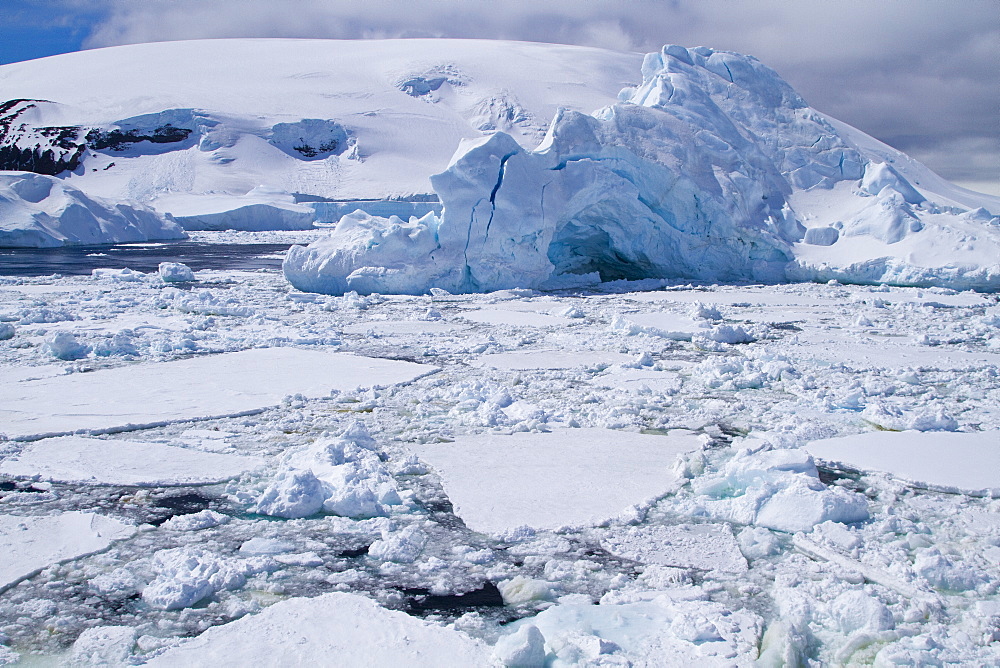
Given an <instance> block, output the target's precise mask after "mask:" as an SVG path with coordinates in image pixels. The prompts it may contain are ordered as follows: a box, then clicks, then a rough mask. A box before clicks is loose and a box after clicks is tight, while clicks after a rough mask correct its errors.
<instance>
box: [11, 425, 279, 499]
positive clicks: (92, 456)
mask: <svg viewBox="0 0 1000 668" xmlns="http://www.w3.org/2000/svg"><path fill="white" fill-rule="evenodd" d="M264 461H265V460H264V459H262V458H260V457H244V456H240V455H231V454H218V453H210V452H201V451H199V450H194V449H191V448H178V447H176V446H171V445H164V444H162V443H144V442H140V441H123V440H117V439H100V438H85V437H82V436H63V437H59V438H46V439H42V440H40V441H36V442H34V443H31V444H29V445H27V446H25V448H24V450H22V451H21V453H20V454H19V455H17V457H12V458H9V459H6V460H4V461H3V462H0V474H3V475H8V476H13V477H19V478H39V479H41V480H48V481H52V482H64V483H83V484H95V485H129V486H136V487H160V486H168V485H204V484H210V483H216V482H221V481H223V480H228V479H229V478H233V477H235V476H238V475H239V474H240V473H242V472H244V471H249V470H252V469H255V468H258V467H259V466H261V465H262V464H263V463H264Z"/></svg>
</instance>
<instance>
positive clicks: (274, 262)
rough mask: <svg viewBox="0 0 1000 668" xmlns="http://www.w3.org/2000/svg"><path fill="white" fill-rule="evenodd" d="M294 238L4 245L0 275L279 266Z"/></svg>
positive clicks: (85, 273)
mask: <svg viewBox="0 0 1000 668" xmlns="http://www.w3.org/2000/svg"><path fill="white" fill-rule="evenodd" d="M290 246H291V244H217V243H204V242H196V241H168V242H157V243H147V244H118V245H115V246H70V247H64V248H0V276H48V275H49V274H63V275H66V276H89V275H90V272H91V271H92V270H93V269H97V268H100V267H106V268H111V269H123V268H125V267H128V268H129V269H132V270H135V271H141V272H145V273H148V272H151V271H156V269H157V267H159V265H160V263H161V262H183V263H184V264H186V265H187V266H189V267H191V269H193V270H194V271H199V270H201V269H244V270H254V269H274V270H280V269H281V259H280V258H274V257H266V256H269V255H274V254H275V253H281V254H284V252H285V251H286V250H288V248H289V247H290Z"/></svg>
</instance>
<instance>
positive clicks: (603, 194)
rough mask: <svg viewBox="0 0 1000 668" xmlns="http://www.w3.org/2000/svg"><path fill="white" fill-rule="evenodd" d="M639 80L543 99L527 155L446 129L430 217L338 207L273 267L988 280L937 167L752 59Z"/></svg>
mask: <svg viewBox="0 0 1000 668" xmlns="http://www.w3.org/2000/svg"><path fill="white" fill-rule="evenodd" d="M642 76H643V83H642V85H641V86H639V87H637V88H627V89H625V90H623V91H622V93H621V95H620V100H621V101H620V102H619V103H617V104H612V105H610V106H607V107H605V108H603V109H601V110H599V111H597V112H594V114H593V115H587V114H584V113H581V112H579V111H567V110H560V111H558V112H557V113H556V114H555V117H554V118H553V120H552V123H551V125H550V126H549V130H548V133H547V135H546V137H545V139H544V141H543V142H542V143H541V145H539V146H538V147H537V148H536V149H534V150H527V149H525V148H523V147H522V146H521V145H520V144H519V143H518V141H516V140H515V139H514V138H513V137H512V136H510V135H507V134H505V133H504V132H500V131H498V132H496V133H494V134H493V135H491V136H488V137H485V138H478V139H470V140H467V141H465V142H463V143H462V145H461V146H460V147H459V149H458V151H457V152H456V154H455V156H454V157H453V158H452V161H451V163H450V165H449V166H448V168H447V169H446V170H445V171H444V172H442V173H440V174H437V175H435V176H433V177H431V183H432V184H433V186H434V190H435V192H436V193H437V194H438V196H439V198H440V200H441V202H442V203H443V205H444V209H443V211H442V213H441V215H434V214H428V215H427V216H424V217H423V218H420V219H416V218H411V219H410V220H409V221H408V222H406V221H402V220H400V219H396V218H389V219H383V218H377V217H371V216H367V215H365V216H353V217H352V216H347V217H345V218H342V219H341V221H340V223H339V224H338V225H337V226H336V227H335V228H334V229H333V231H332V233H331V235H330V236H329V237H328V238H325V239H321V240H319V241H316V242H314V243H313V244H311V245H310V246H309V247H306V248H301V247H298V248H293V249H292V250H291V251H290V252H289V254H288V256H287V258H286V260H285V264H284V270H285V276H286V277H287V278H288V280H289V281H290V282H291V283H292V284H293V285H294V286H295V287H297V288H299V289H302V290H308V291H314V292H325V293H331V294H340V293H343V292H345V291H348V290H356V291H358V292H361V293H365V292H380V293H409V294H419V293H425V292H427V291H428V290H429V289H430V288H431V287H436V288H441V289H445V290H448V291H450V292H486V291H491V290H499V289H504V288H513V287H522V288H541V289H546V288H550V289H554V288H567V287H576V286H583V285H587V284H593V283H597V282H600V281H614V280H620V279H627V280H639V279H647V278H661V279H662V278H667V279H697V280H705V281H745V280H752V281H765V282H780V281H785V280H788V279H793V280H819V279H827V278H838V279H840V280H845V281H854V282H863V283H878V282H887V283H897V284H904V285H947V286H954V287H961V288H977V289H996V288H1000V263H998V262H997V260H996V257H997V255H998V253H1000V220H998V219H996V218H994V217H993V215H992V214H990V213H989V212H988V211H987V212H984V213H976V212H970V211H968V210H967V209H966V208H964V207H963V206H961V205H960V203H959V202H957V201H956V200H955V199H953V198H952V196H953V195H955V191H956V190H959V189H956V188H954V187H944V188H938V189H939V190H942V192H944V193H945V194H942V195H936V194H935V193H934V192H932V191H929V190H928V191H927V192H922V191H921V190H920V189H918V188H917V186H916V185H915V184H916V183H920V182H921V180H922V181H923V182H924V183H930V184H931V185H935V187H937V185H938V184H937V183H936V182H939V181H940V179H939V178H937V177H935V176H934V175H933V174H931V173H930V172H929V171H928V170H927V169H926V168H923V167H921V166H919V165H917V166H916V167H913V168H912V169H910V170H909V172H910V174H911V177H912V178H913V182H911V181H910V180H909V179H908V178H907V177H906V176H904V175H903V174H902V173H901V171H899V170H896V169H895V168H894V167H893V166H892V165H891V164H888V163H889V162H893V161H899V162H903V161H904V160H907V158H906V156H903V155H902V154H899V153H896V154H895V155H893V154H891V153H890V152H887V151H884V150H878V147H875V148H872V146H873V145H874V144H876V142H874V140H872V139H871V138H869V137H865V136H864V135H862V134H861V133H859V132H857V131H856V130H853V129H848V130H845V129H844V127H843V126H841V125H835V124H834V123H833V122H832V121H831V120H830V119H827V118H826V117H824V116H823V115H822V114H820V113H819V112H817V111H815V110H813V109H811V108H810V107H808V106H807V105H806V103H805V102H804V101H803V100H802V98H801V97H799V95H798V94H797V93H795V91H794V90H792V88H791V87H790V86H789V85H788V84H787V83H786V82H784V81H783V80H782V79H781V78H780V77H779V76H778V75H777V74H776V73H775V72H774V71H772V70H771V69H769V68H767V67H765V66H764V65H762V64H761V63H760V62H759V61H757V60H756V59H754V58H752V57H749V56H742V55H739V54H735V53H728V52H721V51H713V50H711V49H707V48H704V47H698V48H695V49H685V48H683V47H679V46H666V47H664V48H663V50H662V51H661V52H659V53H652V54H649V55H647V56H646V59H645V61H644V63H643V66H642ZM884 148H886V149H887V147H884ZM959 195H961V193H959ZM965 195H966V196H967V197H962V199H963V200H964V201H966V202H969V201H971V200H970V199H969V197H968V196H971V199H972V200H975V199H976V198H975V196H974V195H973V194H972V193H965ZM995 200H996V198H991V197H989V196H982V197H981V198H978V201H980V202H981V204H980V206H986V205H989V206H990V207H992V208H993V209H994V210H998V209H1000V206H998V205H1000V202H998V201H995ZM972 203H975V202H972ZM807 228H808V229H807Z"/></svg>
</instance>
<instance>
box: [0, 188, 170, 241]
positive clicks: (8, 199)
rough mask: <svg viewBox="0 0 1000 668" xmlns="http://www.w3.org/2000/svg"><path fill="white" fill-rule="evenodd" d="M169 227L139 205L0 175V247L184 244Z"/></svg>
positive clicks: (161, 217)
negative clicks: (158, 241) (141, 242)
mask: <svg viewBox="0 0 1000 668" xmlns="http://www.w3.org/2000/svg"><path fill="white" fill-rule="evenodd" d="M185 238H187V235H185V234H184V230H182V229H181V228H180V226H178V225H177V223H175V222H174V221H172V220H170V219H168V218H165V217H163V216H161V215H159V214H157V213H156V212H155V211H153V210H152V209H149V208H148V207H145V206H142V205H140V204H135V203H133V204H113V203H111V202H108V201H105V200H103V199H98V198H94V197H89V196H88V195H86V194H84V193H83V192H82V191H81V190H79V189H77V188H75V187H73V186H71V185H69V184H68V183H65V182H64V181H61V180H59V179H56V178H53V177H51V176H45V175H42V174H33V173H30V172H3V173H0V247H4V246H6V247H17V248H51V247H55V246H88V245H98V244H114V243H123V242H135V241H155V240H161V239H185Z"/></svg>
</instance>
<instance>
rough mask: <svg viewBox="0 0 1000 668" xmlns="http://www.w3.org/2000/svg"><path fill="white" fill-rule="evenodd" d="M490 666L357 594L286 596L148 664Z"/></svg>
mask: <svg viewBox="0 0 1000 668" xmlns="http://www.w3.org/2000/svg"><path fill="white" fill-rule="evenodd" d="M331 658H335V660H336V663H337V664H339V665H344V666H394V665H395V666H416V665H424V666H441V667H442V668H444V667H446V666H455V668H467V667H468V666H483V667H488V666H497V665H498V664H497V663H496V660H495V659H493V658H492V655H491V652H490V648H489V647H487V646H486V645H485V644H483V643H482V642H480V641H478V640H474V639H472V638H470V637H468V636H466V635H465V634H463V633H461V632H460V631H455V630H453V629H447V628H444V627H442V626H438V625H436V624H431V623H429V622H425V621H422V620H420V619H417V618H415V617H411V616H410V615H407V614H406V613H403V612H399V611H395V610H386V609H385V608H381V607H379V606H378V604H376V603H375V602H374V601H372V600H370V599H368V598H365V597H363V596H358V595H356V594H342V593H333V594H323V595H322V596H317V597H315V598H292V599H289V600H286V601H282V602H280V603H276V604H274V605H272V606H271V607H269V608H267V609H266V610H264V611H262V612H260V613H258V614H256V615H248V616H246V617H243V618H242V619H239V620H237V621H235V622H230V623H229V624H224V625H222V626H216V627H213V628H211V629H209V630H208V631H205V632H204V633H202V634H201V635H200V636H198V637H197V638H192V639H190V640H186V641H184V642H182V643H181V644H180V645H178V646H176V647H172V648H170V649H168V650H167V651H166V652H164V653H163V654H160V655H159V656H156V657H153V658H152V659H151V660H150V661H149V662H148V663H147V664H146V665H149V666H178V665H187V666H219V665H261V664H264V665H324V664H328V663H329V662H330V661H331Z"/></svg>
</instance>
